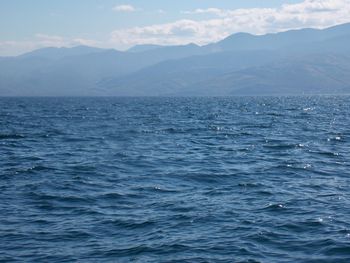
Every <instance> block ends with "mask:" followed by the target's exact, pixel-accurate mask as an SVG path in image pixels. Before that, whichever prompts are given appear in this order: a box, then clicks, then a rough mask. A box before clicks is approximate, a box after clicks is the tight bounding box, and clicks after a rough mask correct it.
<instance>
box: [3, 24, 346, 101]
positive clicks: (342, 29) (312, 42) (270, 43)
mask: <svg viewBox="0 0 350 263" xmlns="http://www.w3.org/2000/svg"><path fill="white" fill-rule="evenodd" d="M349 76H350V24H343V25H339V26H335V27H331V28H327V29H324V30H318V29H301V30H291V31H287V32H281V33H276V34H267V35H262V36H255V35H251V34H246V33H238V34H233V35H232V36H229V37H227V38H225V39H223V40H222V41H219V42H217V43H212V44H209V45H206V46H202V47H200V46H197V45H194V44H189V45H184V46H158V45H140V46H135V47H133V48H131V49H129V50H128V51H125V52H121V51H117V50H112V49H110V50H106V49H99V48H93V47H86V46H78V47H73V48H43V49H39V50H35V51H32V52H29V53H26V54H24V55H21V56H17V57H6V58H0V96H108V95H113V96H190V95H196V96H202V95H203V96H229V95H273V94H278V95H284V94H286V95H287V94H343V93H350V85H349V83H350V78H349Z"/></svg>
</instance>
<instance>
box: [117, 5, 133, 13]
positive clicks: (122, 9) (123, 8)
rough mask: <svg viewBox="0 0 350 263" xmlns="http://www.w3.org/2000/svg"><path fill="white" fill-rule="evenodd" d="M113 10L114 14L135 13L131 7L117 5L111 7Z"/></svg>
mask: <svg viewBox="0 0 350 263" xmlns="http://www.w3.org/2000/svg"><path fill="white" fill-rule="evenodd" d="M113 10H114V11H116V12H135V11H136V8H135V7H133V6H132V5H117V6H115V7H113Z"/></svg>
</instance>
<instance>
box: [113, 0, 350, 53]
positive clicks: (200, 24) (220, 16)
mask: <svg viewBox="0 0 350 263" xmlns="http://www.w3.org/2000/svg"><path fill="white" fill-rule="evenodd" d="M182 13H184V14H187V15H190V14H191V15H192V16H194V17H192V19H182V20H178V21H175V22H172V23H166V24H156V25H151V26H144V27H132V28H127V29H119V30H115V31H113V32H112V33H111V43H113V44H114V45H115V46H118V47H120V46H131V45H136V44H163V45H166V44H187V43H190V42H194V43H197V44H207V43H210V42H214V41H218V40H221V39H223V38H225V37H227V36H228V35H230V34H233V33H236V32H248V33H252V34H265V33H275V32H280V31H285V30H290V29H300V28H305V27H312V28H325V27H329V26H333V25H336V24H341V23H346V22H350V0H304V1H303V2H301V3H297V4H284V5H282V6H280V7H278V8H247V9H233V10H229V9H228V10H226V9H219V8H214V7H213V8H207V9H196V10H192V11H184V12H182ZM197 14H210V15H213V16H214V17H211V19H207V20H195V19H194V18H196V15H197Z"/></svg>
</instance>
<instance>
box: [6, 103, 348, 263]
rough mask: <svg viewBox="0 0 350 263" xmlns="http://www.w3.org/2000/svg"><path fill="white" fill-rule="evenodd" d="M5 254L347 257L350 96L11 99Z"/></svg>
mask: <svg viewBox="0 0 350 263" xmlns="http://www.w3.org/2000/svg"><path fill="white" fill-rule="evenodd" d="M0 261H1V262H268V263H269V262H350V97H283V98H277V97H264V98H248V97H242V98H127V99H126V98H1V99H0Z"/></svg>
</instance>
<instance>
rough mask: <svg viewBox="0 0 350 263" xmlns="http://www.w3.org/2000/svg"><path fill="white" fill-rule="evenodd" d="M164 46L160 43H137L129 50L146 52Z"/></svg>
mask: <svg viewBox="0 0 350 263" xmlns="http://www.w3.org/2000/svg"><path fill="white" fill-rule="evenodd" d="M162 47H163V46H159V45H136V46H133V47H131V48H129V49H128V52H135V53H138V52H145V51H150V50H152V49H157V48H162Z"/></svg>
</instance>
